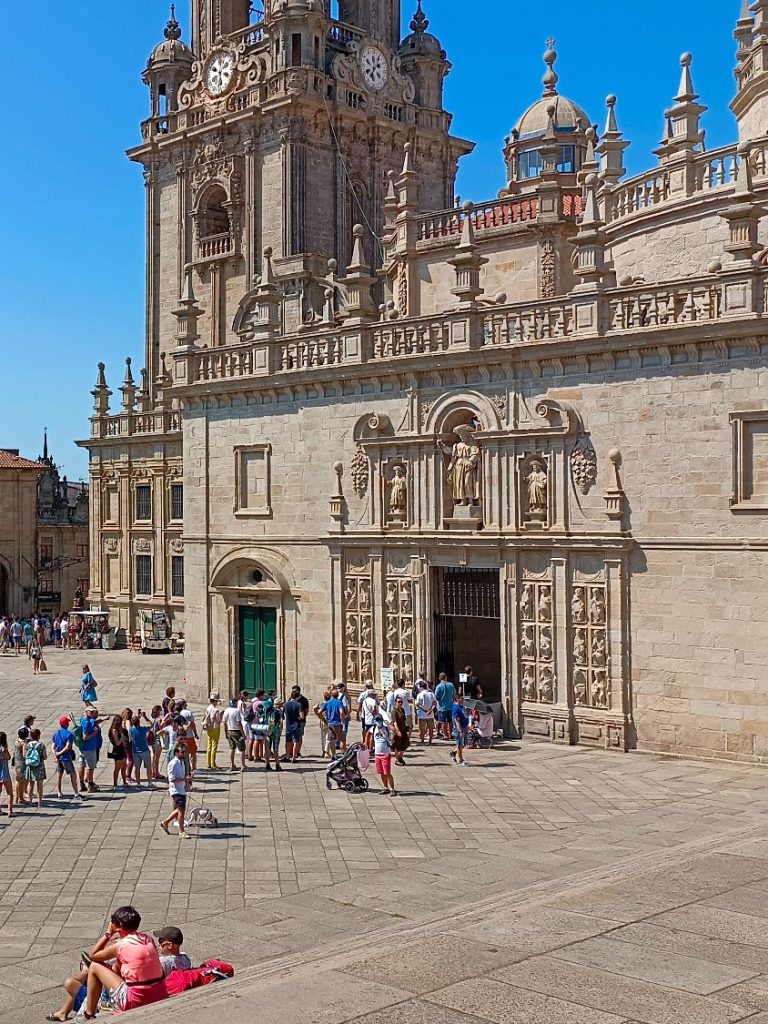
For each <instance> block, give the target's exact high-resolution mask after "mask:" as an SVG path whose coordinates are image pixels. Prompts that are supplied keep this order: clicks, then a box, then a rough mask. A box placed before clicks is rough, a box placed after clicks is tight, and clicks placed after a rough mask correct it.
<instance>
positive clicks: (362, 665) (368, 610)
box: [343, 559, 373, 686]
mask: <svg viewBox="0 0 768 1024" xmlns="http://www.w3.org/2000/svg"><path fill="white" fill-rule="evenodd" d="M372 593H373V588H372V584H371V578H370V570H369V567H368V560H367V559H366V560H365V563H364V565H363V566H361V567H359V568H358V567H357V566H353V565H348V566H347V573H346V575H345V577H344V598H343V601H344V678H345V680H346V681H347V682H348V683H356V684H357V685H358V686H361V685H363V683H367V682H368V681H369V680H373V596H372Z"/></svg>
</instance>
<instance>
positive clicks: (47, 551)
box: [40, 543, 53, 569]
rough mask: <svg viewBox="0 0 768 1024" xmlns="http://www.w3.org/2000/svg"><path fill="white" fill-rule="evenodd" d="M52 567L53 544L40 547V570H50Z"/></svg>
mask: <svg viewBox="0 0 768 1024" xmlns="http://www.w3.org/2000/svg"><path fill="white" fill-rule="evenodd" d="M52 565H53V544H47V543H46V544H41V545H40V568H41V569H50V568H51V566H52Z"/></svg>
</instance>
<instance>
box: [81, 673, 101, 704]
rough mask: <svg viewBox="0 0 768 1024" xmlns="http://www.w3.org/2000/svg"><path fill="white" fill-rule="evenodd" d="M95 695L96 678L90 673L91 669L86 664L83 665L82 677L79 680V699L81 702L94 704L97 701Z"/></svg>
mask: <svg viewBox="0 0 768 1024" xmlns="http://www.w3.org/2000/svg"><path fill="white" fill-rule="evenodd" d="M97 699H98V698H97V696H96V680H95V679H94V678H93V676H92V675H91V670H90V669H89V668H88V666H87V665H83V678H82V679H81V680H80V700H81V701H82V702H83V704H86V705H87V704H95V703H96V701H97Z"/></svg>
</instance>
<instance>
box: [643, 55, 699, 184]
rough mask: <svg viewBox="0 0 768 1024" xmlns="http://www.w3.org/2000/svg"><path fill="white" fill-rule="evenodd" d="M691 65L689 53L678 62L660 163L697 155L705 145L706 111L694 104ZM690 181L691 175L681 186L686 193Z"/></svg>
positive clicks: (658, 153)
mask: <svg viewBox="0 0 768 1024" xmlns="http://www.w3.org/2000/svg"><path fill="white" fill-rule="evenodd" d="M692 63H693V57H692V56H691V55H690V53H684V54H683V55H682V57H681V58H680V64H681V66H682V74H681V76H680V86H679V88H678V91H677V94H676V96H675V98H674V105H673V106H672V107H670V108H669V110H666V111H665V112H664V117H665V119H666V130H665V134H664V138H663V139H662V142H661V146H660V147H659V148H658V149H657V150H655V153H656V155H657V156H658V157H659V159H660V160H661V162H662V163H669V162H670V161H672V160H674V159H676V158H678V157H681V158H682V157H685V156H691V155H693V154H695V153H699V152H701V150H702V146H703V144H704V136H703V133H702V131H701V123H700V122H701V115H702V114H704V113H705V112H706V110H707V108H706V107H705V106H702V105H701V104H700V103H697V100H698V98H699V96H698V93H697V92H696V91H695V89H694V87H693V79H692V77H691V64H692ZM690 179H691V175H687V176H686V181H685V183H684V185H685V190H686V191H687V192H689V193H690V191H691V189H692V184H693V183H692V180H690Z"/></svg>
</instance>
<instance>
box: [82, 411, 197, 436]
mask: <svg viewBox="0 0 768 1024" xmlns="http://www.w3.org/2000/svg"><path fill="white" fill-rule="evenodd" d="M180 430H181V413H180V412H179V410H178V409H168V410H166V409H156V410H154V411H153V412H142V413H136V412H121V413H118V414H116V415H114V416H104V417H102V418H101V419H96V420H94V421H93V429H92V436H93V437H136V436H141V435H148V434H175V433H178V432H179V431H180Z"/></svg>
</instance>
